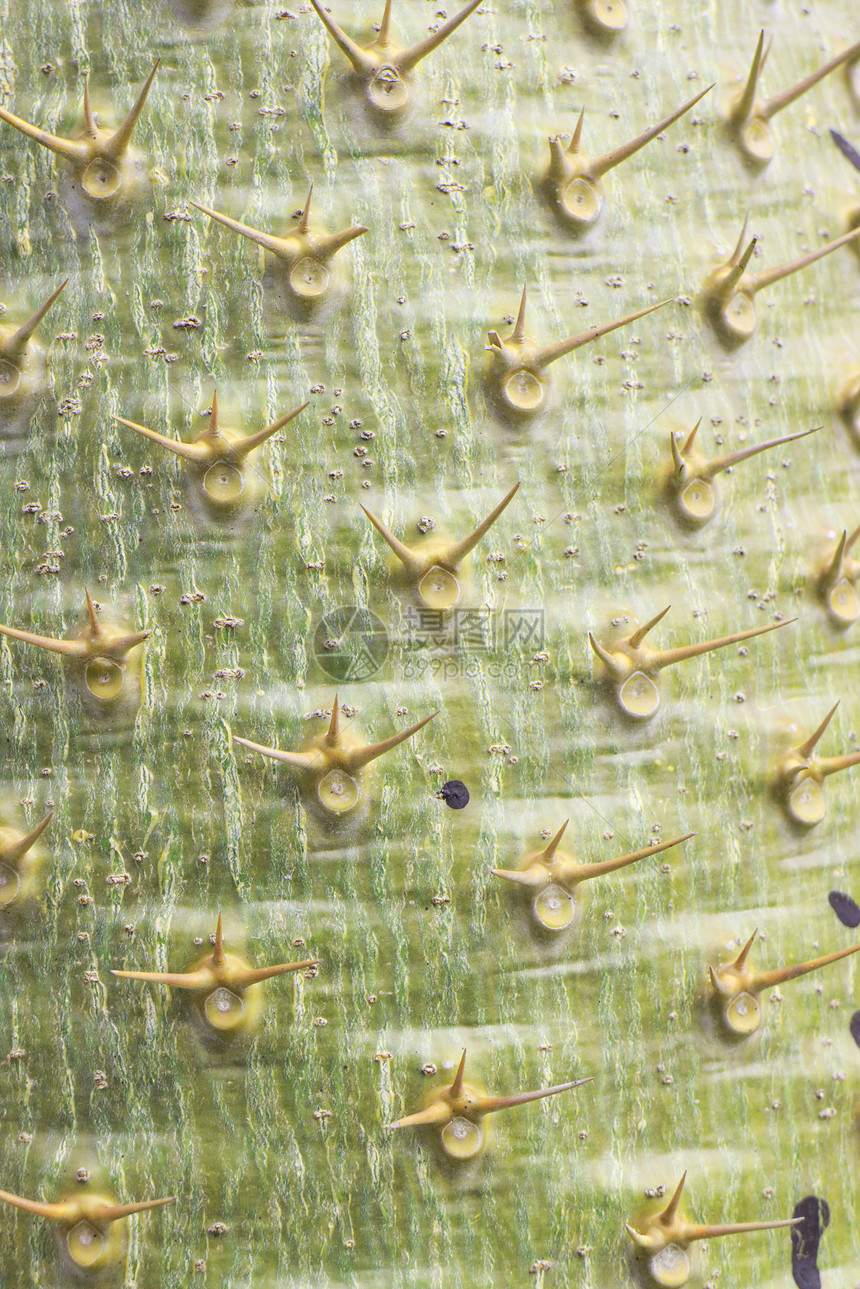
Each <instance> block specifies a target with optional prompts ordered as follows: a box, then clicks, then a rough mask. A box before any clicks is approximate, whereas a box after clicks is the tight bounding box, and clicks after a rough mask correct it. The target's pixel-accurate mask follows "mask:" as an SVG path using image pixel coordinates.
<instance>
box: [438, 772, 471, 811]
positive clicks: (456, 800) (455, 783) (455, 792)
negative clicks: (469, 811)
mask: <svg viewBox="0 0 860 1289" xmlns="http://www.w3.org/2000/svg"><path fill="white" fill-rule="evenodd" d="M439 796H440V797H441V798H442V800H443V801H444V802H445V805H446V806H450V808H451V809H452V810H462V809H463V807H464V806H467V805H468V804H469V789H468V788H467V787H466V785H465V783H463V782H462V780H460V779H449V780H448V782H447V783H443V784H442V787H441V788H440V789H439Z"/></svg>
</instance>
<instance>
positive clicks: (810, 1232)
mask: <svg viewBox="0 0 860 1289" xmlns="http://www.w3.org/2000/svg"><path fill="white" fill-rule="evenodd" d="M792 1217H799V1218H802V1219H803V1220H802V1221H801V1222H799V1223H798V1225H797V1226H793V1227H792V1228H791V1274H792V1275H793V1277H794V1283H795V1284H796V1285H797V1289H821V1274H820V1272H819V1270H818V1266H817V1262H818V1245H819V1243H820V1241H821V1235H822V1232H823V1231H824V1229H825V1227H826V1226H827V1225H828V1223H829V1221H830V1206H829V1205H828V1203H827V1200H825V1199H819V1198H818V1196H817V1195H807V1196H806V1197H805V1198H804V1199H802V1200H801V1201H800V1202H799V1203H798V1204H795V1206H794V1212H793V1214H792Z"/></svg>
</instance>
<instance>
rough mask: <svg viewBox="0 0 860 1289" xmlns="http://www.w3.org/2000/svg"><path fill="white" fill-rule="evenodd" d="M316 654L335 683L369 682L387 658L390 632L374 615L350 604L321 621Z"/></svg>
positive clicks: (315, 636)
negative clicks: (340, 681)
mask: <svg viewBox="0 0 860 1289" xmlns="http://www.w3.org/2000/svg"><path fill="white" fill-rule="evenodd" d="M313 650H314V657H315V658H316V660H317V662H318V663H319V665H320V667H322V669H323V671H324V672H325V673H326V675H327V676H331V677H332V679H333V680H370V678H371V676H375V675H376V673H377V672H378V671H379V670H380V669H381V667H382V666H383V665H384V663H385V659H386V658H387V657H388V632H387V631H386V630H385V627H384V625H383V623H382V622H381V621H380V619H379V618H378V617H377V616H376V614H375V613H371V612H370V610H369V609H359V608H358V607H357V606H356V605H355V604H350V605H348V606H347V607H346V608H343V609H333V610H332V612H331V613H327V614H326V615H325V617H322V618H320V620H319V622H318V623H317V625H316V628H315V630H314V643H313Z"/></svg>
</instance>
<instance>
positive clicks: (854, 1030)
mask: <svg viewBox="0 0 860 1289" xmlns="http://www.w3.org/2000/svg"><path fill="white" fill-rule="evenodd" d="M848 1028H849V1030H850V1031H851V1037H852V1038H853V1039H854V1042H855V1043H856V1044H857V1046H858V1047H860V1012H855V1013H854V1015H853V1016H852V1017H851V1020H850V1021H849V1022H848Z"/></svg>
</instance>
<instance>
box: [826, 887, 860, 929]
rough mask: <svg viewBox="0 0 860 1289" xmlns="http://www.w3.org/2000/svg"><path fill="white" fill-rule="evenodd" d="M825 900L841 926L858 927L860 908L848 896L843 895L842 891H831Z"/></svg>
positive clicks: (859, 924) (859, 923)
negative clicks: (828, 902)
mask: <svg viewBox="0 0 860 1289" xmlns="http://www.w3.org/2000/svg"><path fill="white" fill-rule="evenodd" d="M827 898H828V900H829V901H830V907H831V908H832V909H833V912H834V913H835V914H836V916H837V917H838V918H839V921H840V922H841V923H842V925H843V926H860V908H858V906H857V905H856V904H855V903H854V901H853V900H852V898H851V896H850V895H845V894H844V893H843V892H842V891H831V892H830V894H829V895H828V897H827Z"/></svg>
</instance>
